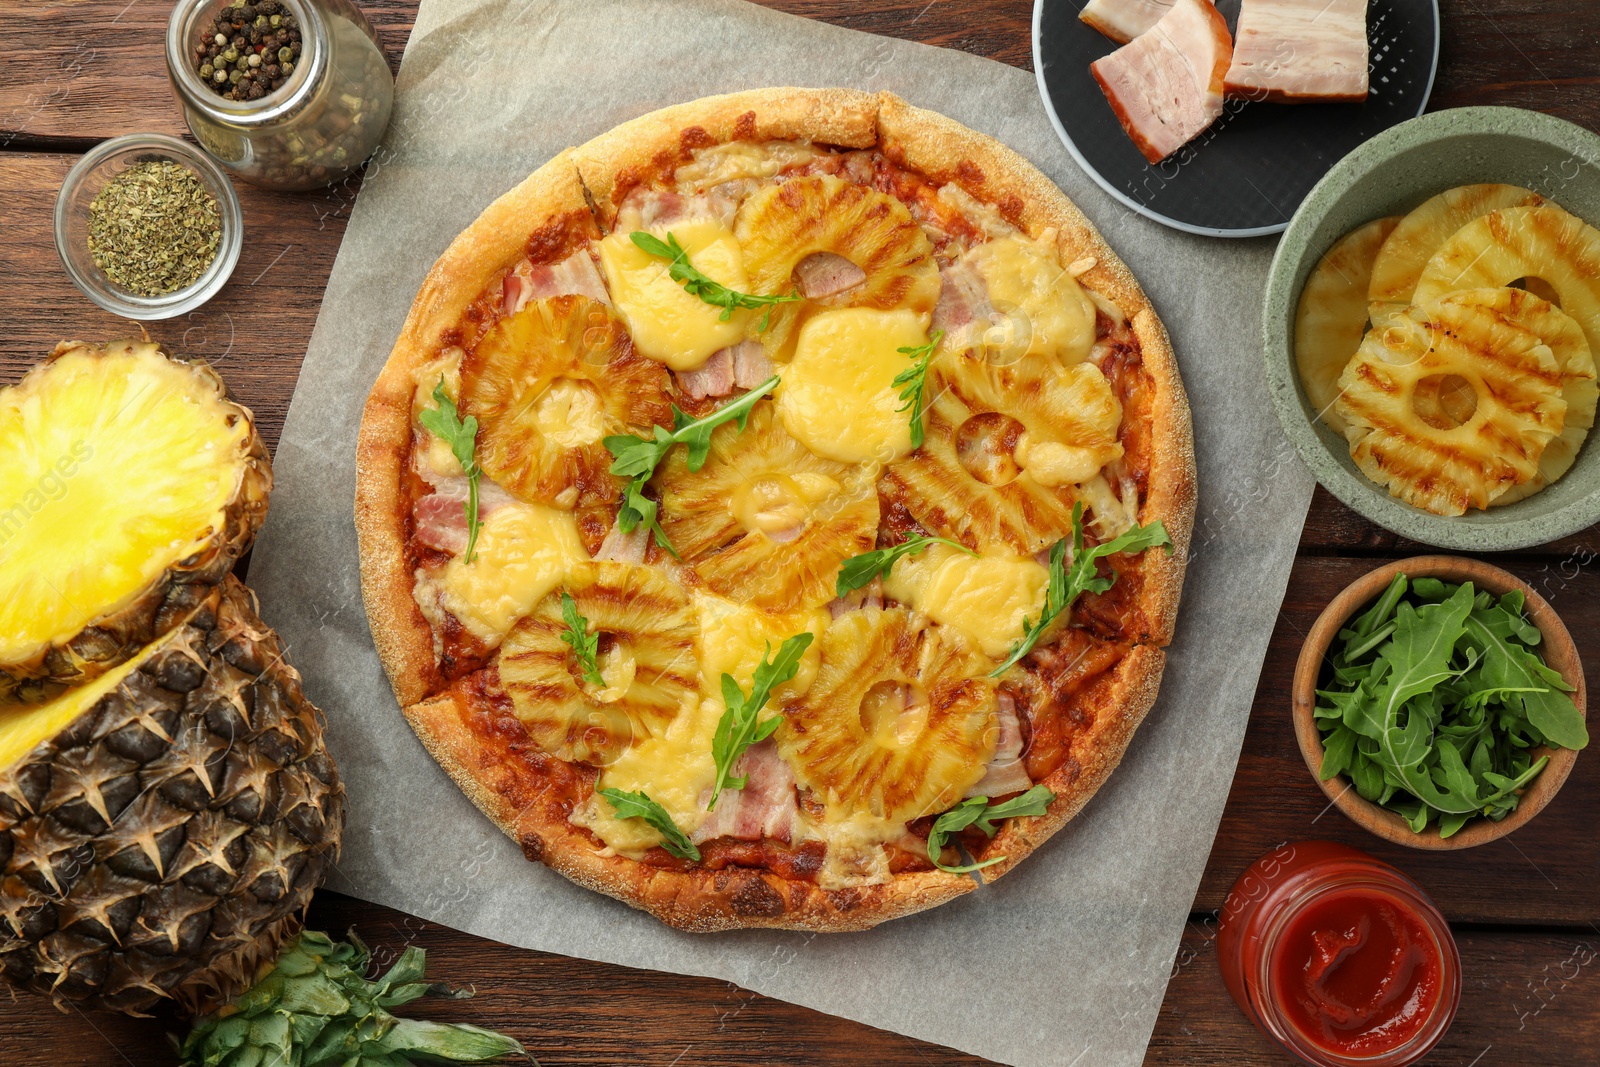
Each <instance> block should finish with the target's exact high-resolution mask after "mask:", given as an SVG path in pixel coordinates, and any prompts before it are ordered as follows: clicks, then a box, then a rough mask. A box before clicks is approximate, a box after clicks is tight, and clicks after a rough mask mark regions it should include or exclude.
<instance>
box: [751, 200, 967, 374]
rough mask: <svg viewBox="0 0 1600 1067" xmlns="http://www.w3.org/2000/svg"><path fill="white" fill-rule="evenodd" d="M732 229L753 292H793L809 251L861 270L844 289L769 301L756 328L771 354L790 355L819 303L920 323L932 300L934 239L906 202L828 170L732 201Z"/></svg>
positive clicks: (936, 270)
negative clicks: (902, 311) (905, 314)
mask: <svg viewBox="0 0 1600 1067" xmlns="http://www.w3.org/2000/svg"><path fill="white" fill-rule="evenodd" d="M734 236H735V237H736V238H737V239H738V241H739V247H740V249H741V250H742V251H743V253H744V266H745V271H746V273H747V274H748V276H749V279H750V291H751V292H753V293H760V294H764V295H774V294H779V293H789V292H793V291H794V290H795V289H796V281H795V268H796V267H797V266H799V265H800V262H801V261H802V260H804V259H806V258H807V257H808V256H813V255H822V254H831V255H836V256H842V257H844V258H845V259H847V260H849V261H850V262H851V263H853V264H855V266H856V267H858V268H860V269H861V271H862V272H863V273H864V274H865V275H866V279H865V281H863V282H861V283H860V284H858V285H855V286H853V287H851V288H849V289H846V290H844V291H843V292H839V293H836V294H833V295H829V296H824V297H819V298H816V299H808V300H803V301H800V302H799V303H791V304H778V305H776V306H775V307H773V308H772V315H771V319H770V322H769V324H768V328H767V329H766V330H765V331H763V332H762V334H761V342H762V345H763V347H764V348H765V349H766V352H767V355H768V356H769V357H770V358H773V359H778V360H786V359H787V358H788V357H789V355H790V353H791V352H792V351H793V347H794V340H795V337H796V333H797V331H798V329H799V327H800V324H801V322H802V321H803V320H804V318H805V317H806V316H807V315H808V314H809V313H810V312H812V311H814V310H817V309H819V308H828V307H863V308H876V309H879V310H890V309H894V308H906V309H910V310H912V311H914V312H916V313H917V314H918V315H920V316H921V317H922V319H923V321H924V322H927V321H929V320H930V319H931V318H932V316H933V307H934V305H935V304H936V303H938V300H939V265H938V264H937V263H936V262H935V261H934V258H933V245H932V243H931V242H930V241H929V240H928V236H927V234H925V233H924V232H923V231H922V227H921V226H919V225H918V224H917V221H916V220H915V219H914V218H912V217H911V212H910V211H909V210H908V209H907V208H906V206H905V205H904V204H902V203H901V202H900V201H899V200H896V199H895V198H894V197H892V196H889V195H887V194H885V193H880V192H878V191H877V190H876V189H871V188H868V187H867V186H864V185H857V184H855V183H854V182H847V181H844V180H843V179H841V178H836V177H834V176H832V175H819V176H813V177H803V178H792V179H790V180H788V181H785V182H782V183H778V184H773V185H765V186H762V187H761V188H759V189H757V190H756V191H755V192H754V193H752V194H751V195H750V196H749V197H747V198H746V199H745V201H744V203H743V204H741V205H740V206H739V213H738V215H737V216H736V217H735V219H734Z"/></svg>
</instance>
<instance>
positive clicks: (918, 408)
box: [893, 330, 944, 448]
mask: <svg viewBox="0 0 1600 1067" xmlns="http://www.w3.org/2000/svg"><path fill="white" fill-rule="evenodd" d="M942 340H944V331H943V330H934V331H933V336H932V337H930V338H928V343H927V344H925V345H911V346H909V347H906V348H897V349H895V351H896V352H899V353H900V354H901V355H904V356H910V357H911V366H909V367H907V368H906V369H905V370H903V371H901V372H900V373H899V374H896V375H895V376H894V383H893V384H895V385H897V386H900V387H901V389H900V399H901V401H903V403H901V405H900V406H899V407H897V408H895V410H896V411H909V412H911V447H912V448H921V447H922V441H923V437H924V434H925V432H926V427H924V426H923V424H922V395H923V391H924V390H925V389H926V388H927V386H928V364H929V363H931V362H933V350H934V349H935V348H938V347H939V342H940V341H942Z"/></svg>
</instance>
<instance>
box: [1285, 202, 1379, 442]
mask: <svg viewBox="0 0 1600 1067" xmlns="http://www.w3.org/2000/svg"><path fill="white" fill-rule="evenodd" d="M1399 222H1400V218H1399V216H1394V217H1392V218H1387V219H1378V220H1377V221H1376V222H1369V223H1367V224H1366V225H1365V226H1362V227H1361V228H1360V229H1357V230H1354V231H1352V232H1350V233H1348V234H1345V236H1343V237H1342V238H1340V239H1339V240H1338V242H1337V243H1335V244H1334V246H1333V247H1332V248H1330V249H1328V251H1327V254H1326V255H1324V256H1323V257H1322V258H1321V259H1320V260H1318V261H1317V265H1316V267H1315V269H1313V270H1312V272H1311V277H1309V278H1307V279H1306V287H1305V288H1304V289H1302V290H1301V291H1300V306H1299V308H1298V309H1297V310H1296V312H1295V318H1294V361H1295V367H1296V369H1297V370H1298V371H1299V372H1300V384H1301V386H1302V387H1303V388H1304V389H1305V391H1306V399H1307V400H1309V401H1310V402H1311V407H1312V410H1314V411H1315V412H1316V413H1317V417H1318V418H1320V419H1321V420H1322V421H1323V422H1325V423H1327V424H1328V425H1329V426H1331V427H1333V429H1334V430H1336V431H1338V432H1339V433H1343V432H1344V420H1343V419H1341V418H1339V415H1338V413H1337V412H1336V411H1334V410H1333V401H1334V398H1335V397H1337V396H1338V395H1339V375H1341V374H1343V373H1344V368H1345V364H1347V363H1349V362H1350V357H1351V356H1353V355H1355V354H1356V349H1357V348H1360V347H1361V338H1362V335H1364V334H1365V333H1366V332H1367V321H1368V320H1367V314H1368V312H1367V293H1368V288H1369V284H1370V282H1371V278H1372V265H1373V260H1374V259H1375V258H1376V257H1377V255H1378V249H1379V248H1381V247H1382V246H1383V243H1384V241H1386V240H1387V239H1388V237H1389V235H1390V234H1391V233H1393V232H1394V229H1395V226H1396V225H1397V224H1398V223H1399Z"/></svg>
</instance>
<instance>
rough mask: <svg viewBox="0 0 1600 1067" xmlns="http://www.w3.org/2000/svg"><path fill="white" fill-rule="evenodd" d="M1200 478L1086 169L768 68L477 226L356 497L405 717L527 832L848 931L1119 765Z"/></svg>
mask: <svg viewBox="0 0 1600 1067" xmlns="http://www.w3.org/2000/svg"><path fill="white" fill-rule="evenodd" d="M1193 506H1194V461H1193V445H1192V437H1191V432H1190V424H1189V413H1188V407H1187V403H1186V401H1185V398H1184V393H1183V386H1182V383H1181V382H1180V380H1179V377H1178V372H1177V367H1176V364H1175V362H1174V359H1173V355H1172V352H1171V349H1170V346H1169V343H1168V341H1167V338H1166V334H1165V332H1164V330H1163V328H1162V326H1161V324H1160V322H1159V321H1158V320H1157V318H1156V316H1155V314H1154V312H1153V311H1152V310H1151V308H1150V306H1149V303H1148V302H1147V301H1146V299H1145V297H1144V295H1143V293H1142V292H1141V291H1140V289H1139V287H1138V285H1137V284H1136V283H1135V282H1134V280H1133V279H1132V277H1131V276H1130V275H1129V273H1128V271H1127V269H1126V268H1125V267H1124V266H1123V265H1122V264H1121V262H1120V261H1119V260H1118V259H1117V258H1116V256H1115V255H1114V254H1113V253H1112V252H1111V250H1110V249H1109V248H1107V247H1106V245H1105V244H1104V242H1103V241H1102V240H1101V239H1100V237H1099V235H1098V234H1097V233H1096V232H1095V231H1094V229H1093V228H1092V226H1091V225H1090V224H1089V223H1088V221H1087V220H1085V219H1084V217H1083V216H1082V215H1081V214H1080V213H1079V212H1078V211H1077V209H1076V208H1074V207H1073V206H1072V204H1071V203H1069V202H1068V201H1067V200H1066V198H1065V197H1063V196H1062V195H1061V193H1060V191H1059V190H1057V189H1056V188H1055V187H1054V186H1053V185H1051V184H1050V182H1049V181H1048V180H1047V179H1045V178H1044V176H1043V175H1041V174H1040V173H1039V172H1038V171H1036V170H1035V169H1034V168H1033V167H1032V166H1030V165H1029V164H1028V163H1027V162H1025V161H1024V160H1023V159H1022V158H1021V157H1019V156H1017V155H1016V154H1015V153H1013V152H1011V151H1009V150H1008V149H1006V148H1004V147H1002V146H1001V145H999V144H997V143H995V142H994V141H992V140H990V139H988V138H986V137H983V136H982V135H979V134H977V133H974V132H973V131H971V130H969V129H967V128H965V127H963V126H960V125H957V124H956V123H954V122H952V121H950V120H949V119H946V118H943V117H942V116H939V115H936V114H933V113H930V112H926V111H921V110H918V109H916V108H913V107H910V106H909V105H907V104H905V103H904V102H903V101H901V100H899V99H897V98H895V97H893V96H890V95H888V94H867V93H859V92H852V91H845V90H808V89H773V90H761V91H756V92H748V93H740V94H734V95H730V96H724V97H714V98H708V99H705V100H700V101H696V102H693V103H689V104H684V105H680V106H677V107H672V108H667V109H665V110H662V111H658V112H654V113H652V114H649V115H645V116H644V117H642V118H640V119H637V120H635V121H633V122H629V123H627V124H625V125H623V126H620V127H618V128H616V129H615V130H612V131H611V132H610V133H607V134H605V135H603V136H601V137H599V138H597V139H596V140H594V141H591V142H590V143H588V144H586V145H584V146H583V147H581V148H578V149H574V150H570V151H568V152H565V153H563V154H561V155H560V156H557V157H556V158H555V159H553V160H552V161H551V162H550V163H548V164H546V165H545V166H543V167H541V168H540V169H539V170H538V171H537V172H535V173H534V174H533V175H532V176H531V177H530V178H529V179H528V180H527V181H525V182H524V183H523V184H522V185H520V186H518V187H517V188H516V189H514V190H512V191H511V192H509V193H507V194H506V195H505V196H503V197H502V198H501V199H499V200H498V201H496V202H495V203H494V204H492V205H491V206H490V207H489V208H488V209H487V210H486V211H485V212H484V213H483V215H482V216H481V217H480V218H479V219H478V220H477V221H476V222H475V223H473V225H472V226H471V227H469V228H468V229H467V230H466V231H465V232H464V233H463V234H462V235H461V236H460V237H459V238H458V239H457V240H456V241H455V242H454V243H453V244H452V245H451V246H450V248H449V249H448V250H447V251H446V252H445V254H444V256H443V257H442V258H441V259H440V260H439V262H438V263H437V264H436V265H435V267H434V269H433V271H432V272H431V273H430V275H429V276H428V279H427V281H426V282H425V284H424V286H423V288H422V291H421V292H420V293H419V294H418V296H417V299H416V302H415V304H414V305H413V307H412V311H411V315H410V317H409V319H408V320H407V322H406V325H405V328H404V331H403V332H402V334H401V336H400V339H399V341H398V343H397V344H396V346H395V349H394V352H393V354H392V355H391V356H390V359H389V361H388V364H387V365H386V366H385V368H384V370H383V372H382V374H381V375H380V377H379V378H378V381H377V383H376V385H375V386H374V388H373V391H372V394H371V397H370V398H369V400H368V403H367V407H366V414H365V417H364V420H363V424H362V432H361V444H360V456H359V490H358V495H357V501H356V517H357V524H358V526H359V529H360V534H361V566H362V576H363V587H364V592H365V598H366V604H367V613H368V616H369V619H370V621H371V624H372V631H373V637H374V641H375V643H376V645H377V649H378V652H379V655H380V657H381V658H382V660H383V663H384V666H385V668H386V669H387V671H388V674H389V678H390V681H391V682H392V684H393V686H394V690H395V694H396V696H397V697H398V698H399V701H400V704H401V706H402V707H403V708H404V709H405V715H406V718H407V719H408V720H409V721H410V723H411V725H412V727H413V728H414V729H415V730H416V732H417V734H418V735H419V737H420V738H421V739H422V742H423V744H424V745H425V746H426V747H427V749H428V750H429V752H430V753H432V755H433V756H434V757H435V758H436V759H437V760H438V761H439V762H440V763H441V764H442V765H443V766H444V768H445V769H446V770H447V771H448V772H449V773H450V774H451V776H452V777H453V778H454V779H455V780H456V782H457V783H458V784H459V785H460V786H461V788H462V789H463V790H464V791H465V792H466V793H467V795H468V796H469V797H471V798H472V800H473V801H474V802H475V803H476V804H477V805H478V806H479V807H480V808H481V809H482V810H483V811H484V812H485V813H486V814H487V815H488V816H489V817H490V818H492V819H493V820H494V821H495V822H496V823H497V824H498V825H499V826H500V827H501V828H502V829H504V830H505V831H506V832H507V833H508V834H510V835H511V836H512V837H513V839H515V840H516V841H518V842H519V843H520V844H521V846H522V849H523V851H524V853H525V854H526V855H527V856H528V858H529V859H531V860H536V861H540V862H543V863H545V864H548V865H549V866H551V867H553V868H555V869H556V870H558V871H560V872H561V873H562V874H564V875H566V876H567V877H569V878H571V879H572V880H574V881H575V882H577V883H579V884H581V885H584V886H586V887H589V888H592V889H595V890H598V891H601V892H604V893H607V894H610V895H612V896H614V897H617V898H619V899H621V900H623V901H625V902H627V903H629V904H632V905H633V906H635V907H639V908H643V909H645V910H647V911H649V912H651V913H652V914H654V915H656V916H657V917H659V918H661V919H662V920H663V921H665V922H668V923H670V924H672V925H674V926H678V927H681V928H684V929H690V930H717V929H728V928H734V927H791V928H807V929H817V930H850V929H862V928H866V927H870V926H872V925H874V924H876V923H879V922H881V921H883V920H885V919H890V918H894V917H896V916H900V915H906V914H909V913H911V912H915V911H919V910H921V909H924V908H928V907H932V906H934V905H936V904H939V903H942V902H944V901H946V900H949V899H951V898H953V897H955V896H957V895H959V894H961V893H964V892H967V891H969V890H971V889H973V888H974V887H975V886H976V885H977V884H979V881H980V880H992V879H994V878H996V877H999V876H1000V875H1001V874H1003V873H1005V872H1006V871H1007V870H1009V869H1011V868H1012V867H1013V866H1015V865H1016V864H1017V863H1018V862H1020V861H1021V860H1022V859H1023V858H1025V857H1026V856H1027V855H1028V854H1029V853H1030V852H1031V851H1032V850H1033V849H1034V848H1035V847H1037V846H1038V845H1039V844H1041V843H1042V842H1043V841H1044V840H1045V839H1046V838H1048V837H1049V836H1050V835H1051V834H1052V833H1054V832H1055V831H1056V830H1058V829H1059V828H1060V827H1061V826H1062V825H1064V824H1065V823H1066V822H1067V820H1069V819H1070V818H1071V817H1072V816H1073V815H1074V814H1076V813H1077V812H1078V811H1079V809H1081V808H1082V806H1083V805H1084V803H1085V802H1086V801H1087V800H1088V799H1089V797H1090V796H1091V795H1092V794H1093V793H1094V791H1095V790H1096V789H1097V788H1098V787H1099V786H1100V785H1101V784H1102V783H1103V782H1104V781H1105V780H1106V778H1107V776H1108V775H1109V774H1110V773H1111V771H1112V770H1113V768H1114V767H1115V766H1116V765H1117V763H1118V762H1119V761H1120V759H1121V757H1122V754H1123V751H1124V749H1125V748H1126V746H1127V744H1128V742H1129V740H1130V738H1131V737H1132V734H1133V732H1134V730H1135V728H1136V727H1137V726H1138V724H1139V722H1140V720H1141V719H1142V718H1143V716H1144V715H1145V713H1146V712H1147V711H1148V709H1149V708H1150V705H1151V703H1152V702H1153V701H1154V699H1155V695H1156V689H1157V686H1158V684H1159V681H1160V678H1161V672H1162V667H1163V663H1164V652H1163V649H1164V646H1165V645H1166V644H1167V643H1168V641H1169V640H1170V639H1171V636H1172V631H1173V626H1174V623H1175V617H1176V612H1177V606H1178V595H1179V591H1180V588H1181V585H1182V578H1183V565H1184V558H1185V550H1186V547H1187V541H1188V536H1189V530H1190V526H1191V522H1192V517H1193ZM975 876H976V877H975Z"/></svg>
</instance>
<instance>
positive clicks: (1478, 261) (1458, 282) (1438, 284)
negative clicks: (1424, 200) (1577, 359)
mask: <svg viewBox="0 0 1600 1067" xmlns="http://www.w3.org/2000/svg"><path fill="white" fill-rule="evenodd" d="M1524 278H1526V279H1530V281H1529V283H1528V284H1529V285H1530V286H1532V285H1533V282H1532V279H1539V280H1541V281H1544V282H1546V283H1548V284H1549V287H1550V288H1551V289H1553V290H1554V291H1555V295H1556V296H1558V297H1559V298H1560V305H1561V310H1563V311H1565V312H1566V313H1567V314H1568V315H1571V316H1572V317H1573V318H1574V319H1577V320H1578V325H1579V326H1581V327H1583V334H1584V336H1585V337H1586V338H1588V340H1589V349H1590V351H1596V350H1600V230H1596V229H1595V228H1594V227H1593V226H1590V225H1589V224H1588V223H1586V222H1584V221H1583V220H1582V219H1580V218H1578V217H1577V216H1576V215H1570V214H1568V213H1567V212H1565V211H1563V210H1561V209H1560V208H1558V207H1556V206H1555V205H1553V204H1546V205H1544V206H1543V207H1515V208H1505V209H1502V210H1500V211H1495V212H1492V213H1490V214H1488V215H1485V216H1483V217H1482V218H1481V219H1477V220H1476V221H1474V222H1471V223H1468V224H1467V225H1466V226H1464V227H1462V228H1461V229H1460V230H1458V231H1457V232H1456V234H1455V236H1453V237H1451V238H1450V240H1448V241H1446V242H1445V244H1444V245H1443V246H1442V247H1441V248H1440V249H1439V251H1438V252H1437V253H1435V254H1434V257H1433V259H1431V260H1429V261H1428V266H1427V269H1426V270H1424V271H1423V273H1422V277H1421V279H1420V280H1419V281H1418V282H1417V290H1416V293H1415V294H1414V295H1413V297H1412V299H1413V300H1414V302H1415V303H1417V304H1428V303H1431V302H1432V301H1435V300H1438V299H1439V298H1440V297H1442V296H1444V295H1445V294H1446V293H1453V292H1457V291H1459V290H1462V289H1484V288H1498V287H1500V286H1504V285H1510V284H1511V283H1512V282H1514V281H1517V280H1519V279H1524Z"/></svg>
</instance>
